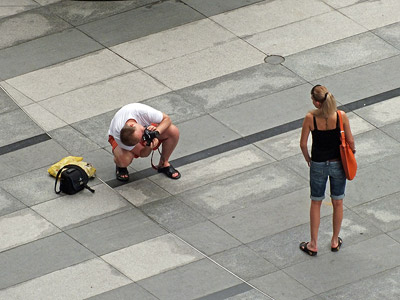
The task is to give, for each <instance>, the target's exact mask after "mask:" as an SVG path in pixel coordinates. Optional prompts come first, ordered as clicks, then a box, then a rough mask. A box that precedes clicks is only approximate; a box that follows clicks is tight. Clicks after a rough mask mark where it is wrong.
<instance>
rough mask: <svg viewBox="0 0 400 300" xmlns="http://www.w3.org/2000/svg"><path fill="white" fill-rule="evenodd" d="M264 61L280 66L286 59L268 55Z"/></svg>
mask: <svg viewBox="0 0 400 300" xmlns="http://www.w3.org/2000/svg"><path fill="white" fill-rule="evenodd" d="M264 61H265V62H266V63H268V64H271V65H279V64H281V63H283V62H284V61H285V58H284V57H283V56H280V55H268V56H267V57H265V58H264Z"/></svg>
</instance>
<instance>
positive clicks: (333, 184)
mask: <svg viewBox="0 0 400 300" xmlns="http://www.w3.org/2000/svg"><path fill="white" fill-rule="evenodd" d="M328 177H329V183H330V188H331V198H332V199H333V200H339V199H343V198H344V190H345V188H346V175H345V173H344V170H343V167H342V162H341V161H340V160H338V161H325V162H315V161H311V165H310V188H311V196H310V198H311V200H316V201H320V200H323V199H324V198H325V189H326V182H327V180H328Z"/></svg>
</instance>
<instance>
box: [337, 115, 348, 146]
mask: <svg viewBox="0 0 400 300" xmlns="http://www.w3.org/2000/svg"><path fill="white" fill-rule="evenodd" d="M337 113H338V117H339V125H340V141H341V142H342V146H345V144H346V136H345V135H344V128H343V119H342V111H341V110H338V111H337Z"/></svg>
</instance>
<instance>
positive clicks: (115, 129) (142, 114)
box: [108, 103, 163, 151]
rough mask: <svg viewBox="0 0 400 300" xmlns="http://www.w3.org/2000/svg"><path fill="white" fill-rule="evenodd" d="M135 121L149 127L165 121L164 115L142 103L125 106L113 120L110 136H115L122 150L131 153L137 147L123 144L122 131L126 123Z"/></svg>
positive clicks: (109, 131)
mask: <svg viewBox="0 0 400 300" xmlns="http://www.w3.org/2000/svg"><path fill="white" fill-rule="evenodd" d="M130 119H134V120H135V121H136V122H137V123H138V124H140V125H142V126H144V127H147V126H149V125H151V123H160V122H161V121H162V119H163V113H162V112H161V111H159V110H157V109H155V108H152V107H150V106H148V105H145V104H142V103H131V104H127V105H125V106H123V107H122V108H121V109H120V110H119V111H117V113H116V114H115V116H114V118H113V119H112V120H111V124H110V128H109V129H108V134H109V135H111V136H113V137H114V139H115V141H116V142H117V144H118V146H119V147H121V148H122V149H125V150H128V151H131V150H132V149H133V148H134V147H135V146H127V145H125V144H123V143H122V142H121V139H120V134H121V129H122V128H123V127H124V126H125V123H126V121H128V120H130Z"/></svg>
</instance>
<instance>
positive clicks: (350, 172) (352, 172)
mask: <svg viewBox="0 0 400 300" xmlns="http://www.w3.org/2000/svg"><path fill="white" fill-rule="evenodd" d="M338 116H339V122H340V141H341V144H340V157H341V159H342V165H343V169H344V172H345V174H346V178H347V179H348V180H352V179H353V178H354V177H355V176H356V173H357V161H356V158H355V156H354V153H353V151H352V150H351V149H350V146H349V144H348V143H347V142H346V137H345V135H344V129H343V120H342V113H341V111H340V110H339V111H338Z"/></svg>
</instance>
